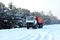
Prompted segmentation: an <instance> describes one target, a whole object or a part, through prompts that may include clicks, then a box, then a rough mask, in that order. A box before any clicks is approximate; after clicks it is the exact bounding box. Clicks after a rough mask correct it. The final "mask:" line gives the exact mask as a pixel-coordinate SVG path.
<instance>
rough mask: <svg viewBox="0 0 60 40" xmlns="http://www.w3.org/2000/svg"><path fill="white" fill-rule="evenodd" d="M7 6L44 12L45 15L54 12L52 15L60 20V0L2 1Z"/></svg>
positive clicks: (0, 0)
mask: <svg viewBox="0 0 60 40" xmlns="http://www.w3.org/2000/svg"><path fill="white" fill-rule="evenodd" d="M0 2H3V3H4V4H5V5H6V6H8V4H9V3H10V2H12V3H13V5H15V6H16V7H20V8H25V9H28V10H30V11H32V12H33V11H38V12H40V11H42V10H43V11H44V12H45V14H46V13H48V12H49V10H51V11H52V13H53V14H54V15H55V16H57V17H58V18H59V19H60V5H59V4H60V0H0Z"/></svg>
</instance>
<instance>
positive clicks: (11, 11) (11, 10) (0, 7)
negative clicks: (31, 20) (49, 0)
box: [0, 2, 60, 24]
mask: <svg viewBox="0 0 60 40" xmlns="http://www.w3.org/2000/svg"><path fill="white" fill-rule="evenodd" d="M30 15H32V16H36V15H37V16H39V17H41V18H43V19H44V24H59V23H60V20H58V19H57V17H56V16H54V15H53V14H52V12H51V11H49V12H48V15H45V14H44V11H41V12H36V11H35V12H30V10H28V9H23V8H16V7H15V6H14V5H13V4H12V3H10V4H9V5H8V7H6V6H5V4H3V3H2V2H0V24H1V23H2V21H3V20H4V18H5V19H7V20H9V21H10V20H13V19H14V18H15V17H16V16H17V17H21V18H24V19H25V17H27V16H30ZM13 23H14V20H13V22H12V24H13Z"/></svg>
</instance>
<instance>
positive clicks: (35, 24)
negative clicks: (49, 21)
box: [26, 16, 43, 29]
mask: <svg viewBox="0 0 60 40" xmlns="http://www.w3.org/2000/svg"><path fill="white" fill-rule="evenodd" d="M26 27H27V29H29V28H30V27H32V28H34V29H36V28H42V27H43V19H42V18H41V19H39V18H37V17H36V16H28V17H26Z"/></svg>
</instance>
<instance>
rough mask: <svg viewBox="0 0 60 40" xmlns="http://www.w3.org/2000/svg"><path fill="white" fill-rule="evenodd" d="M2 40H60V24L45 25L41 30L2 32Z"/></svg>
mask: <svg viewBox="0 0 60 40" xmlns="http://www.w3.org/2000/svg"><path fill="white" fill-rule="evenodd" d="M0 40H60V24H55V25H44V27H43V28H41V29H27V28H15V29H4V30H0Z"/></svg>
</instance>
